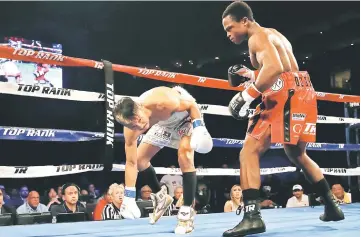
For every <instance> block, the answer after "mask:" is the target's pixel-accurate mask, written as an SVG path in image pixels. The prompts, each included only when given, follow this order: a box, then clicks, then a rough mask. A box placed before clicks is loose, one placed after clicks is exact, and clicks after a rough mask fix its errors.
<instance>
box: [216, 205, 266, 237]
mask: <svg viewBox="0 0 361 237" xmlns="http://www.w3.org/2000/svg"><path fill="white" fill-rule="evenodd" d="M239 213H240V211H239V212H238V213H237V214H238V215H239ZM265 231H266V225H265V224H264V222H263V220H262V216H261V206H260V203H259V201H257V200H250V201H245V203H244V216H243V219H242V221H241V222H240V223H239V224H238V225H236V226H235V227H234V228H233V229H230V230H227V231H226V232H224V233H223V237H235V236H245V235H252V234H258V233H263V232H265Z"/></svg>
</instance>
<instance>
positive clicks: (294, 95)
mask: <svg viewBox="0 0 361 237" xmlns="http://www.w3.org/2000/svg"><path fill="white" fill-rule="evenodd" d="M316 122H317V100H316V93H315V90H314V89H313V86H312V83H311V80H310V76H309V74H308V73H307V72H286V73H282V74H281V76H280V78H278V80H277V81H276V83H275V84H274V85H273V86H272V87H271V88H270V89H268V90H266V91H265V92H264V93H263V94H262V102H261V103H260V104H259V105H258V106H257V108H256V111H255V114H254V115H253V116H252V118H251V119H250V121H249V125H248V130H247V134H248V135H250V136H252V137H254V138H256V139H260V138H261V137H262V135H263V134H264V133H265V131H266V130H267V128H268V127H269V126H271V142H272V143H282V144H294V145H295V144H297V143H298V141H303V142H315V141H316Z"/></svg>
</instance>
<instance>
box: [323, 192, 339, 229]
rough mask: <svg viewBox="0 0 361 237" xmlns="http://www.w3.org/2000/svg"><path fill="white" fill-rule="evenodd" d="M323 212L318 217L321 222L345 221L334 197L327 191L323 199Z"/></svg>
mask: <svg viewBox="0 0 361 237" xmlns="http://www.w3.org/2000/svg"><path fill="white" fill-rule="evenodd" d="M324 202H325V210H324V213H323V214H322V215H321V216H320V220H321V221H325V222H327V221H341V220H343V219H345V215H344V214H343V212H342V210H341V208H340V207H339V205H338V203H337V201H336V199H335V197H334V196H333V194H332V192H331V191H329V192H328V193H327V195H326V197H325V198H324Z"/></svg>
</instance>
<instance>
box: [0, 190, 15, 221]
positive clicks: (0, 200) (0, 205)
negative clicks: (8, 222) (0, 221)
mask: <svg viewBox="0 0 361 237" xmlns="http://www.w3.org/2000/svg"><path fill="white" fill-rule="evenodd" d="M13 212H14V211H13V210H12V208H11V207H10V206H8V205H5V204H4V193H3V189H1V188H0V215H2V214H6V213H13Z"/></svg>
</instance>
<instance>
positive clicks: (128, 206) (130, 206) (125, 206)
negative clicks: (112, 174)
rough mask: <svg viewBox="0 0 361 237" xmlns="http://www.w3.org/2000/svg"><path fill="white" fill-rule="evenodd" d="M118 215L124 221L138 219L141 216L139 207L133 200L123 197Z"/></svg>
mask: <svg viewBox="0 0 361 237" xmlns="http://www.w3.org/2000/svg"><path fill="white" fill-rule="evenodd" d="M120 214H121V215H122V217H124V219H138V218H140V216H141V213H140V210H139V207H138V205H137V203H136V202H135V198H130V197H124V199H123V203H122V206H121V208H120Z"/></svg>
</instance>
